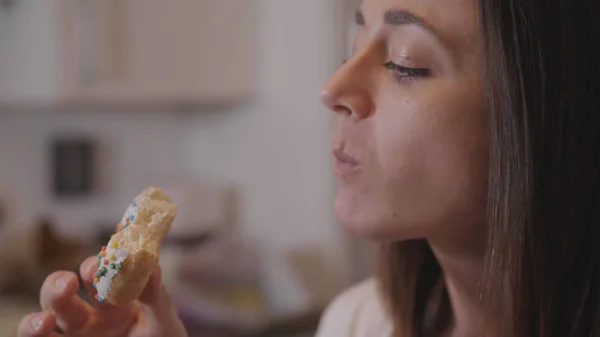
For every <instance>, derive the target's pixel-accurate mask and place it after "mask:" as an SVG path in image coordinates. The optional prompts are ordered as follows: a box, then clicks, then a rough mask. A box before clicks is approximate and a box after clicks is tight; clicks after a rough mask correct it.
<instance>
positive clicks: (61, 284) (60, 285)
mask: <svg viewBox="0 0 600 337" xmlns="http://www.w3.org/2000/svg"><path fill="white" fill-rule="evenodd" d="M68 282H69V276H68V275H64V276H61V277H59V278H58V279H57V280H56V281H54V288H55V289H56V290H63V289H65V287H66V285H67V283H68Z"/></svg>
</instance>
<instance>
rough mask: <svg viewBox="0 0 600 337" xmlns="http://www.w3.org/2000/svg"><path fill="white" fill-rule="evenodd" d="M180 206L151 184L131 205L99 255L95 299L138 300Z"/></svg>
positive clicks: (95, 280) (110, 300)
mask: <svg viewBox="0 0 600 337" xmlns="http://www.w3.org/2000/svg"><path fill="white" fill-rule="evenodd" d="M176 215H177V206H176V205H175V204H174V203H173V202H172V200H171V198H170V197H169V196H167V195H166V194H165V193H164V192H163V191H162V190H160V189H158V188H155V187H150V188H148V189H146V190H145V191H143V192H142V193H141V194H139V195H138V196H137V197H136V198H135V199H134V201H133V202H132V203H131V204H130V205H129V207H128V208H127V211H126V212H125V215H124V217H123V220H122V221H121V223H119V225H118V226H117V233H116V234H113V235H112V237H111V239H110V241H109V242H108V244H107V245H106V246H104V247H102V251H100V253H99V254H98V271H97V273H96V277H95V278H94V287H95V288H96V290H97V294H96V299H97V300H98V301H99V302H108V303H110V304H112V305H122V304H124V303H127V302H129V301H132V300H135V299H136V298H138V297H139V296H140V294H141V293H142V291H143V290H144V288H145V286H146V283H148V280H149V279H150V276H151V275H152V272H153V271H154V269H155V268H156V267H157V265H158V253H159V250H160V246H161V244H162V241H163V239H164V237H165V236H166V235H167V232H168V231H169V229H170V228H171V224H172V223H173V219H174V218H175V216H176Z"/></svg>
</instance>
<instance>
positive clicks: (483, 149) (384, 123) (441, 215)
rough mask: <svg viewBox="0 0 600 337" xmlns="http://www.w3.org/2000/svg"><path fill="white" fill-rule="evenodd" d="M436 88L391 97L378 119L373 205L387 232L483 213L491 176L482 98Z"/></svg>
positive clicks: (435, 226)
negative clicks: (406, 96)
mask: <svg viewBox="0 0 600 337" xmlns="http://www.w3.org/2000/svg"><path fill="white" fill-rule="evenodd" d="M433 93H434V94H435V96H434V97H431V96H430V97H427V96H422V97H420V98H419V97H415V98H413V99H411V100H408V101H407V100H403V101H401V102H396V103H395V104H394V106H395V108H392V107H391V104H390V106H387V107H386V109H383V110H379V111H378V112H379V115H378V116H375V118H374V119H373V122H374V126H373V135H372V136H373V137H374V139H375V142H374V149H375V150H374V153H375V154H376V155H375V158H373V159H374V161H373V163H374V167H373V172H371V174H370V176H369V178H370V181H371V184H372V186H373V188H372V190H371V191H370V197H371V198H372V199H371V200H372V201H373V202H372V203H371V208H372V209H377V211H378V212H379V213H381V217H382V218H381V219H380V222H381V223H382V225H385V226H386V228H385V229H386V231H387V233H386V234H388V235H390V234H392V233H390V232H389V231H392V232H393V235H396V234H398V235H401V236H405V235H408V236H426V235H428V233H429V232H430V231H432V230H436V231H437V230H440V229H441V227H440V225H442V224H443V225H444V226H452V224H455V223H461V222H471V221H480V220H481V216H482V214H481V212H480V211H482V210H484V204H483V202H484V200H485V191H486V189H485V182H486V181H487V166H486V164H487V146H486V144H485V123H484V114H483V110H482V105H480V104H477V102H478V101H479V99H478V97H476V96H475V97H473V96H469V95H461V94H460V93H457V92H456V90H455V89H453V90H443V89H441V88H437V89H436V90H435V91H433ZM457 97H460V98H462V99H457ZM465 102H469V103H470V104H465ZM366 204H369V203H366ZM386 223H387V224H386Z"/></svg>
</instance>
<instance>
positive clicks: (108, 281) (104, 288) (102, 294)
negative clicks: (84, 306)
mask: <svg viewBox="0 0 600 337" xmlns="http://www.w3.org/2000/svg"><path fill="white" fill-rule="evenodd" d="M111 241H112V240H111ZM111 244H112V242H109V246H108V247H107V248H106V256H105V257H103V258H102V260H101V263H100V267H99V268H98V269H99V270H100V269H102V268H103V267H106V270H107V272H106V274H104V276H101V277H100V278H99V281H100V282H98V284H96V289H97V290H98V297H99V298H102V299H106V297H107V296H108V293H109V292H110V289H111V286H112V278H113V277H115V275H117V273H118V272H119V269H120V268H121V264H122V263H123V261H125V259H126V258H127V256H129V251H128V250H127V249H125V248H118V249H116V250H115V249H114V248H110V247H111V246H110V245H111ZM111 254H115V260H114V261H110V256H111ZM117 254H118V255H117ZM104 260H108V265H105V264H104ZM112 264H115V266H116V267H117V268H116V269H113V268H112V267H111V265H112Z"/></svg>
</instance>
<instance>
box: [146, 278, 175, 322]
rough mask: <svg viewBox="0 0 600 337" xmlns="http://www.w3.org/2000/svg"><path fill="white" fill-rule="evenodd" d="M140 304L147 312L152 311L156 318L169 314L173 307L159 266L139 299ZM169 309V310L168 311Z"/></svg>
mask: <svg viewBox="0 0 600 337" xmlns="http://www.w3.org/2000/svg"><path fill="white" fill-rule="evenodd" d="M139 300H140V302H141V303H142V305H143V306H144V309H146V311H150V313H153V314H154V315H155V316H159V315H162V314H165V313H166V312H168V310H171V309H172V307H173V303H172V300H171V297H170V296H169V294H168V293H167V291H166V290H165V287H164V286H163V284H162V269H161V268H160V266H157V267H156V269H155V270H154V272H153V273H152V276H150V280H149V281H148V284H147V285H146V288H144V291H143V292H142V294H141V295H140V297H139ZM167 309H168V310H167Z"/></svg>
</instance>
